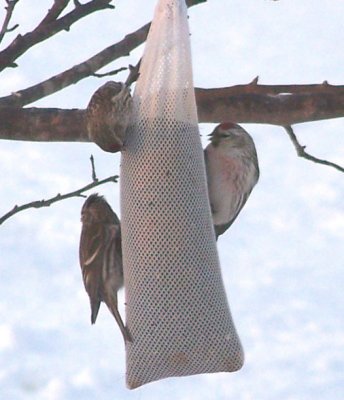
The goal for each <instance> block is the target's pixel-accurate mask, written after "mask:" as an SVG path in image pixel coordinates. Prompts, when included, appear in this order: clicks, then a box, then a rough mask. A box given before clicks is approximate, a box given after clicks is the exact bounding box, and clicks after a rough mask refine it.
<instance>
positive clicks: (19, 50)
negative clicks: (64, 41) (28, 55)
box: [0, 0, 113, 71]
mask: <svg viewBox="0 0 344 400" xmlns="http://www.w3.org/2000/svg"><path fill="white" fill-rule="evenodd" d="M111 1H112V0H91V1H90V2H88V3H86V4H81V5H79V6H77V7H75V9H74V10H73V11H71V12H69V13H68V14H66V15H64V16H63V17H61V18H59V19H55V18H56V17H57V16H58V15H59V12H61V11H62V10H61V8H62V7H63V4H61V5H60V7H58V6H56V8H55V9H53V10H50V11H49V12H48V14H47V15H46V16H45V17H44V19H43V20H42V22H41V23H40V24H39V25H38V26H37V27H36V28H35V29H34V30H33V31H32V32H28V33H26V34H25V35H18V36H17V37H16V38H15V39H14V41H13V42H12V43H11V44H10V45H9V46H8V47H7V48H6V49H4V50H3V51H1V52H0V71H2V70H4V69H5V68H6V67H8V66H11V65H13V63H14V61H15V60H16V59H17V58H18V57H20V56H21V55H22V54H24V53H25V52H26V51H27V50H28V49H30V48H31V47H33V46H34V45H36V44H37V43H40V42H42V41H44V40H46V39H47V38H49V37H51V36H53V35H55V34H56V33H58V32H60V31H62V30H67V31H68V30H69V28H70V26H71V25H72V24H74V23H75V22H76V21H78V20H80V19H82V18H84V17H85V16H86V15H89V14H91V13H93V12H95V11H99V10H102V9H106V8H113V6H110V4H109V3H110V2H111ZM59 3H60V2H59ZM54 17H55V18H54Z"/></svg>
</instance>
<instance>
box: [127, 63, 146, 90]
mask: <svg viewBox="0 0 344 400" xmlns="http://www.w3.org/2000/svg"><path fill="white" fill-rule="evenodd" d="M141 60H142V58H140V60H139V62H138V63H137V64H136V65H135V66H132V65H129V75H128V78H127V80H126V81H125V85H126V86H128V87H129V86H131V85H132V84H133V83H134V82H136V81H137V80H138V78H139V76H140V72H139V71H140V65H141Z"/></svg>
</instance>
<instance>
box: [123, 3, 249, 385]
mask: <svg viewBox="0 0 344 400" xmlns="http://www.w3.org/2000/svg"><path fill="white" fill-rule="evenodd" d="M133 101H134V113H133V114H134V116H133V122H132V126H131V127H130V131H129V133H128V138H127V141H126V144H125V151H124V152H122V161H121V188H120V189H121V217H122V246H123V265H124V281H125V289H126V304H127V308H126V323H127V326H128V329H129V331H130V332H131V335H132V338H133V341H132V342H131V343H127V344H126V363H127V372H126V379H127V386H128V387H129V388H130V389H133V388H136V387H139V386H141V385H143V384H145V383H148V382H152V381H156V380H158V379H162V378H166V377H172V376H186V375H193V374H200V373H211V372H220V371H223V372H226V371H227V372H231V371H236V370H238V369H240V368H241V366H242V364H243V351H242V347H241V344H240V340H239V338H238V335H237V333H236V330H235V327H234V324H233V321H232V318H231V314H230V310H229V306H228V302H227V298H226V293H225V290H224V285H223V281H222V277H221V271H220V265H219V258H218V254H217V248H216V242H215V236H214V231H213V224H212V218H211V211H210V206H209V200H208V195H207V184H206V176H205V167H204V159H203V151H202V146H201V141H200V136H199V131H198V121H197V111H196V102H195V96H194V87H193V80H192V66H191V51H190V41H189V29H188V22H187V8H186V5H185V2H184V0H160V1H159V2H158V5H157V7H156V10H155V16H154V19H153V22H152V25H151V28H150V31H149V35H148V39H147V43H146V47H145V50H144V55H143V60H142V63H141V67H140V76H139V79H138V82H137V85H136V88H135V92H134V95H133Z"/></svg>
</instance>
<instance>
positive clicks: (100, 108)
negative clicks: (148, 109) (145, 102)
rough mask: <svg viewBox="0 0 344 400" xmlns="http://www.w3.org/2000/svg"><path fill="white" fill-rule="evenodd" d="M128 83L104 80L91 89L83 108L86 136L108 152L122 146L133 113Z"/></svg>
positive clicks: (119, 148)
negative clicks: (101, 83)
mask: <svg viewBox="0 0 344 400" xmlns="http://www.w3.org/2000/svg"><path fill="white" fill-rule="evenodd" d="M129 83H130V82H128V84H129ZM128 84H126V83H122V82H114V81H108V82H106V83H104V85H102V86H100V87H99V88H98V89H97V90H96V91H95V92H94V94H93V95H92V97H91V99H90V101H89V103H88V106H87V109H86V125H87V132H88V137H89V139H90V140H91V141H92V142H94V143H96V144H97V145H98V146H99V147H100V148H101V149H102V150H104V151H107V152H109V153H116V152H117V151H121V150H122V149H123V145H124V141H125V135H126V131H127V129H128V126H129V124H130V120H131V117H132V109H133V100H132V96H131V94H130V88H129V86H128Z"/></svg>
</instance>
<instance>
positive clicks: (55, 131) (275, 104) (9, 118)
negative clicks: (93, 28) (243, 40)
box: [0, 84, 344, 142]
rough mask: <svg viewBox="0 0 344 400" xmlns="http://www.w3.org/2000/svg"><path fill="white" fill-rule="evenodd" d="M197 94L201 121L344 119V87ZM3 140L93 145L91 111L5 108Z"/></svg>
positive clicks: (0, 124) (0, 120) (0, 118)
mask: <svg viewBox="0 0 344 400" xmlns="http://www.w3.org/2000/svg"><path fill="white" fill-rule="evenodd" d="M282 93H289V94H282ZM195 94H196V101H197V109H198V116H199V121H200V122H214V123H220V122H224V121H232V122H237V123H261V124H272V125H280V126H289V125H294V124H297V123H302V122H309V121H317V120H322V119H330V118H339V117H344V86H331V85H323V84H322V85H298V86H294V85H288V86H285V85H283V86H267V85H252V84H249V85H237V86H233V87H228V88H220V89H201V88H196V89H195ZM0 139H9V140H29V141H45V142H55V141H57V142H87V141H89V139H88V137H87V133H86V123H85V110H82V109H58V108H23V109H22V108H12V107H0Z"/></svg>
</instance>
